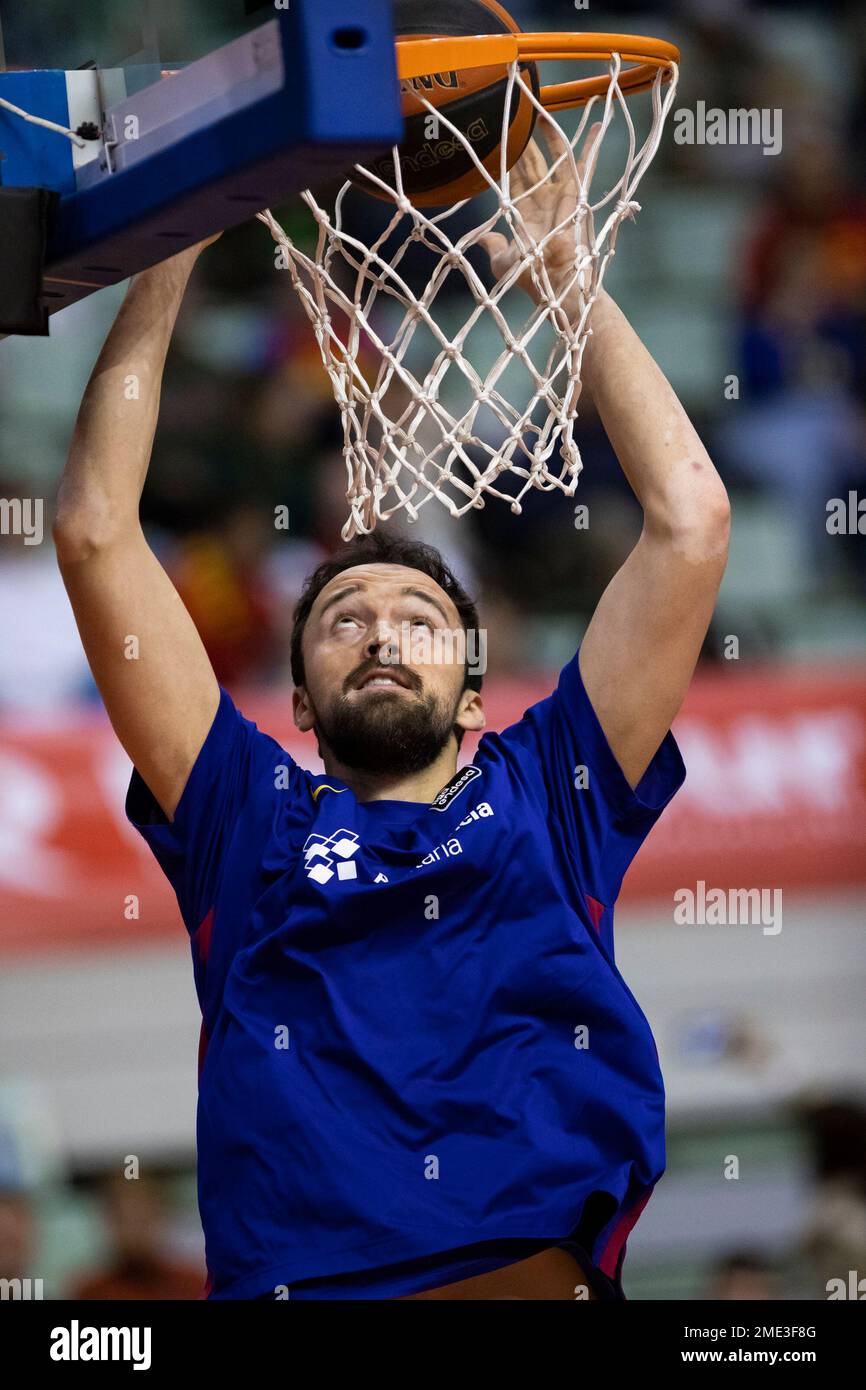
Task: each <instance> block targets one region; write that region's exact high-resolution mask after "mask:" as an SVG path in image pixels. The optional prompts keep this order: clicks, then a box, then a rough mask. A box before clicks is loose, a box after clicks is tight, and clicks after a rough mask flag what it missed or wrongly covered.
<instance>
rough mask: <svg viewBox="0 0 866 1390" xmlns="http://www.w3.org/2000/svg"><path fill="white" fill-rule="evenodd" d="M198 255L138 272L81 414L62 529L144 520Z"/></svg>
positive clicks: (62, 502) (66, 479)
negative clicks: (163, 399)
mask: <svg viewBox="0 0 866 1390" xmlns="http://www.w3.org/2000/svg"><path fill="white" fill-rule="evenodd" d="M195 259H196V254H195V253H194V252H193V251H189V252H184V253H182V254H181V255H179V256H175V257H173V258H172V259H171V260H170V261H165V262H163V263H162V264H161V265H158V266H155V267H154V268H153V269H152V270H148V271H145V272H143V273H142V274H141V275H137V276H136V277H135V278H134V279H133V280H132V281H131V283H130V286H129V289H128V291H127V294H126V298H125V300H124V302H123V305H122V306H121V309H120V312H119V314H118V316H117V319H116V321H115V323H114V326H113V327H112V329H111V332H110V333H109V335H108V338H107V339H106V342H105V345H104V347H103V349H102V351H101V353H100V354H99V358H98V359H97V362H96V366H95V367H94V369H93V372H92V374H91V377H90V381H89V383H88V386H87V390H86V391H85V393H84V397H83V400H82V403H81V408H80V410H79V413H78V420H77V422H76V426H75V432H74V434H73V437H72V443H71V445H70V449H69V457H68V460H67V464H66V468H65V470H64V474H63V480H62V482H61V485H60V492H59V494H58V503H57V523H56V527H57V529H58V531H61V532H62V530H63V528H64V526H70V527H75V526H76V525H77V524H80V523H81V522H82V521H83V520H86V522H87V525H88V528H89V529H90V530H91V531H92V532H93V533H94V535H95V536H105V535H108V534H112V533H115V532H117V531H122V530H123V529H124V528H126V527H129V526H130V525H135V524H137V520H138V507H139V502H140V500H141V493H142V489H143V487H144V480H145V477H146V475H147V468H148V464H149V462H150V454H151V449H152V447H153V437H154V433H155V431H156V423H157V418H158V415H159V401H160V392H161V387H162V375H163V370H164V368H165V359H166V356H167V353H168V348H169V344H170V342H171V335H172V331H173V329H174V325H175V320H176V318H177V313H178V310H179V308H180V305H181V302H182V300H183V295H184V291H185V289H186V285H187V281H188V279H189V275H190V271H191V270H192V267H193V265H194V264H195Z"/></svg>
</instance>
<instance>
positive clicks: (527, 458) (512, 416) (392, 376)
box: [259, 34, 679, 540]
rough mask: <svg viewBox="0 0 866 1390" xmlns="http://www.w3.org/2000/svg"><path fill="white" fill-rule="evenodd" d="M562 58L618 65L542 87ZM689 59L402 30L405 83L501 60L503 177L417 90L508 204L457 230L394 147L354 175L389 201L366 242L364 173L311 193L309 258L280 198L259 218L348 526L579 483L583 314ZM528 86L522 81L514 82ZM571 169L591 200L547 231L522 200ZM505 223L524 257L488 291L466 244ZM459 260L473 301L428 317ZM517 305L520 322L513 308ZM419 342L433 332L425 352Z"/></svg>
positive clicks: (648, 49) (615, 46) (540, 37)
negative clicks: (321, 383) (316, 398)
mask: <svg viewBox="0 0 866 1390" xmlns="http://www.w3.org/2000/svg"><path fill="white" fill-rule="evenodd" d="M562 59H574V60H577V61H591V60H597V61H600V62H602V63H604V64H605V65H606V71H605V72H603V73H602V74H600V75H597V76H592V77H588V78H582V79H580V80H577V81H573V82H565V83H560V84H557V85H554V86H547V87H544V86H542V87H541V88H540V91H539V93H538V96H536V95H535V93H534V92H533V90H532V88H531V84H530V82H529V81H527V79H526V77H525V75H524V72H522V71H521V65H525V64H526V63H538V62H548V61H551V60H562ZM678 62H679V51H678V50H677V49H676V48H675V47H674V46H673V44H669V43H665V42H664V41H662V40H658V39H650V38H639V37H634V36H627V35H621V34H583V35H569V34H508V35H495V36H488V37H483V36H482V37H472V38H456V39H455V38H435V39H404V40H401V41H400V42H398V44H397V67H398V73H399V76H400V79H401V80H402V81H407V80H410V79H412V78H418V77H424V76H428V77H429V76H430V75H431V74H437V73H444V72H449V71H453V70H460V69H463V68H466V67H474V68H477V67H484V66H487V65H490V66H493V65H501V66H503V67H507V73H508V79H507V90H506V95H505V101H504V103H503V132H502V144H501V159H500V161H499V164H500V167H499V172H498V177H495V176H494V175H492V174H491V173H490V172H489V171H488V169H487V168H485V166H484V165H483V164H482V163H481V162H480V160H479V158H478V156H477V154H476V151H475V150H474V148H473V146H472V142H471V141H470V140H469V139H468V138H467V137H466V135H465V134H464V133H463V132H462V131H461V130H460V129H459V128H458V127H457V126H456V125H455V124H453V123H452V121H450V120H449V119H448V116H447V114H446V112H447V108H445V109H442V108H441V107H440V108H437V107H435V106H434V105H432V104H431V103H430V102H429V101H427V100H426V99H425V98H424V97H423V96H421V95H418V100H419V102H420V103H421V104H422V105H423V106H424V107H425V108H426V109H427V110H428V111H429V113H430V115H431V117H433V118H435V120H436V121H437V122H438V123H439V125H440V126H441V127H443V128H444V129H445V130H446V131H447V132H448V134H449V137H450V138H452V139H453V140H456V141H459V142H460V145H461V146H462V147H463V149H465V150H466V152H467V153H468V155H469V157H470V159H471V160H472V162H473V164H474V165H475V166H476V168H477V170H478V172H479V175H480V176H481V177H482V178H483V181H484V187H485V188H486V189H488V190H489V191H491V192H492V193H494V194H495V195H496V203H497V206H496V208H495V209H494V210H493V211H492V212H490V213H489V214H488V213H485V215H484V217H483V219H482V220H481V221H479V222H478V224H477V226H474V227H472V228H471V229H470V230H468V231H462V232H461V233H460V234H459V235H458V236H456V237H455V238H452V237H451V236H449V233H448V229H447V223H448V220H449V219H451V218H454V216H455V214H456V213H458V212H460V210H461V209H463V208H465V207H466V206H467V204H468V202H470V201H471V200H470V199H464V200H463V201H462V202H461V203H457V204H455V205H454V206H451V207H446V208H445V210H444V211H441V212H438V213H435V214H432V215H431V214H428V213H427V212H426V211H425V210H424V209H422V208H420V207H417V206H415V205H414V204H413V203H412V202H410V200H409V198H408V197H407V195H406V193H405V191H404V186H403V175H402V172H401V166H400V160H399V157H398V151H397V150H395V151H394V152H393V166H392V167H393V171H394V179H393V184H392V183H390V182H388V181H387V180H386V179H383V178H382V177H381V176H380V174H377V173H375V172H373V171H372V170H370V169H368V168H366V167H364V166H361V165H356V166H355V170H356V178H357V176H361V177H362V178H363V179H364V180H365V181H366V182H367V183H372V184H374V185H375V186H376V190H377V198H379V199H382V198H384V199H386V200H387V201H388V202H390V203H391V204H392V208H391V210H390V213H389V214H388V216H387V218H386V226H385V227H384V229H383V230H382V232H381V233H380V234H378V235H377V236H376V237H375V238H373V239H371V240H370V244H369V245H368V244H366V243H365V242H364V241H361V240H359V238H358V237H357V236H355V235H354V234H352V233H350V232H349V230H348V229H347V225H346V217H345V209H344V203H345V200H346V197H347V195H348V193H349V191H350V190H351V189H354V188H357V181H354V182H353V181H349V182H346V183H345V184H344V185H343V187H342V188H341V189H340V192H339V193H338V194H337V197H336V199H335V202H334V206H333V209H332V211H330V212H329V211H327V210H326V209H324V208H323V207H321V206H320V205H319V203H318V202H317V201H316V198H315V197H314V195H313V194H312V192H310V190H309V189H308V190H307V191H306V192H305V193H304V194H303V195H302V197H303V200H304V202H305V203H306V205H307V206H308V208H309V209H310V211H311V213H312V215H313V217H314V218H315V221H316V223H317V226H318V239H317V245H316V248H315V251H314V252H313V253H312V254H310V255H307V254H305V252H303V251H302V250H300V249H299V248H298V247H297V246H295V245H294V244H293V242H292V241H291V239H290V238H289V236H288V234H287V233H286V232H285V230H284V229H283V228H282V227H281V226H280V224H279V222H278V221H277V220H276V218H275V217H274V216H273V214H272V213H271V212H270V211H266V212H263V213H260V214H259V217H260V219H261V221H263V222H264V223H265V224H266V225H267V226H268V227H269V229H270V231H271V234H272V235H273V237H274V240H275V241H276V243H277V244H278V246H280V247H281V248H282V249H283V252H284V255H285V262H286V265H287V267H288V269H289V270H290V273H291V276H292V283H293V285H294V287H295V290H296V291H297V293H298V295H299V297H300V300H301V303H302V304H303V306H304V309H305V310H306V312H307V315H308V316H309V318H310V321H311V323H312V325H313V328H314V331H315V334H316V339H317V342H318V345H319V349H320V351H321V354H322V359H323V362H324V365H325V367H326V369H327V371H328V374H329V376H330V378H331V382H332V385H333V388H334V394H335V396H336V399H337V403H338V405H339V406H340V409H341V412H342V418H343V430H344V447H343V452H344V456H345V459H346V464H347V469H348V478H349V487H348V492H347V500H348V502H349V507H350V515H349V520H348V522H347V523H346V526H345V527H344V528H343V537H344V539H346V540H349V539H351V538H352V537H353V536H355V535H358V534H364V533H367V532H369V531H372V530H373V529H374V527H375V526H376V524H377V523H378V522H379V521H382V520H387V519H388V518H389V517H391V516H394V515H395V514H397V513H401V512H402V513H405V515H406V517H407V518H408V519H409V520H410V521H415V520H416V519H417V517H418V515H419V511H420V508H421V507H422V506H423V505H424V504H425V503H426V502H428V501H429V500H430V498H431V497H436V498H437V499H438V500H439V501H440V503H442V504H443V505H444V506H445V507H446V508H447V509H448V510H449V511H450V512H451V514H452V515H453V516H462V515H463V514H464V513H465V512H467V511H468V510H469V509H470V508H472V507H482V506H484V504H485V500H486V498H487V497H488V496H492V497H497V498H500V499H502V500H503V501H505V502H507V503H509V505H510V506H511V510H512V511H513V512H515V513H518V514H519V513H520V510H521V502H522V499H523V498H524V497H525V496H526V494H527V493H528V492H529V491H530V489H532V488H536V489H540V490H542V491H551V490H552V489H554V488H556V489H559V490H561V491H562V492H563V493H564V494H565V495H566V496H573V494H574V491H575V488H576V487H577V481H578V475H579V473H580V471H581V468H582V463H581V458H580V452H579V450H578V447H577V444H576V442H575V439H574V424H575V420H576V419H577V404H578V399H579V396H580V389H581V364H582V360H583V352H584V348H585V345H586V339H587V336H588V334H589V332H590V326H589V316H590V312H591V309H592V306H593V304H594V302H595V300H596V298H597V296H598V294H599V291H600V289H601V286H602V281H603V279H604V274H605V271H606V269H607V266H608V263H609V261H610V258H611V256H613V254H614V251H615V246H616V239H617V233H618V231H619V228H620V226H621V224H622V222H623V221H624V219H625V218H626V217H631V216H633V215H634V213H635V212H636V211H639V209H640V205H639V204H638V203H637V202H636V201H635V193H636V190H637V188H638V185H639V184H640V181H641V179H642V178H643V176H644V174H645V173H646V170H647V169H648V167H649V165H650V163H651V162H652V160H653V158H654V157H655V154H656V151H657V150H658V147H659V144H660V141H661V137H662V133H663V130H664V124H665V120H666V118H667V115H668V112H669V111H670V108H671V105H672V103H673V100H674V97H675V94H676V84H677V77H678ZM629 65H633V66H629ZM518 85H519V86H520V87H521V88H522V93H520V92H516V91H515V89H516V88H517V87H518ZM644 91H648V92H650V93H651V99H652V123H651V128H650V131H649V134H648V135H647V137H646V139H645V140H644V142H643V144H642V145H640V147H639V146H638V140H637V136H636V133H635V127H634V123H633V120H632V116H631V113H630V111H629V109H628V102H627V97H628V96H629V95H632V94H634V93H637V92H644ZM524 94H525V97H526V99H528V100H530V101H531V102H532V104H533V106H534V108H535V112H536V126H535V130H536V133H537V132H539V131H540V132H541V133H542V134H543V135H544V136H545V144H546V145H547V147H548V150H549V151H550V153H549V155H547V154H545V152H544V151H542V154H543V155H544V161H545V165H546V168H545V172H544V174H543V175H542V176H541V177H539V178H538V179H537V180H536V182H535V183H534V184H532V186H531V187H525V188H523V189H521V190H520V191H517V192H516V193H513V192H512V177H513V170H509V169H508V167H507V155H506V149H507V138H508V122H509V113H510V112H511V111H512V99H513V98H514V97H515V96H517V97H518V98H519V99H523V95H524ZM416 95H417V94H416ZM581 106H583V107H584V110H583V113H582V116H581V119H580V124H579V126H578V129H577V132H576V133H575V135H574V136H573V137H571V138H569V137H568V136H567V135H566V134H565V132H564V131H563V129H562V127H561V126H560V124H559V123H558V121H557V120H556V118H555V113H556V112H561V111H566V110H569V109H571V108H574V107H581ZM596 107H598V108H599V110H598V115H597V118H596V120H597V123H598V124H599V125H600V129H599V130H598V132H597V134H596V136H595V138H594V139H593V142H592V146H591V149H590V151H589V154H588V158H587V163H586V168H585V171H584V176H583V178H581V176H580V171H579V168H578V162H577V160H576V158H575V147H576V146H577V145H578V144H579V143H580V142H582V141H583V139H584V136H585V133H586V132H587V131H588V129H589V127H590V117H591V115H592V113H593V111H594V110H595V108H596ZM617 111H620V112H621V113H622V115H623V118H624V120H625V125H626V131H627V137H628V150H627V155H626V161H625V168H624V171H623V173H622V175H621V176H620V177H619V178H618V179H617V181H616V182H615V183H614V184H613V186H612V187H611V188H610V189H609V190H608V191H607V192H606V193H605V194H604V196H603V197H600V198H599V199H598V201H596V202H590V200H589V190H590V185H591V182H592V177H593V174H594V173H595V170H596V165H597V161H598V154H599V149H600V146H601V143H602V141H603V139H604V137H605V134H606V133H607V131H608V129H609V127H610V125H611V122H612V121H613V119H614V116H615V114H616V112H617ZM539 148H540V146H539ZM561 167H564V170H565V171H566V173H568V174H570V177H571V178H572V179H573V180H574V185H573V186H574V188H575V189H577V190H578V191H579V198H578V200H577V203H576V206H575V207H574V209H573V210H571V211H569V213H568V215H567V216H565V217H564V218H563V220H562V221H561V222H559V224H558V225H557V226H555V227H552V228H550V229H549V230H548V231H547V232H545V233H544V234H543V235H542V236H541V237H536V235H534V234H533V231H532V229H531V227H530V225H529V224H528V222H527V217H526V215H525V214H526V211H527V210H528V203H527V200H529V199H531V198H532V196H533V194H534V193H535V192H536V191H537V190H538V189H539V188H540V187H542V185H543V184H545V182H546V181H547V180H548V179H551V178H552V177H553V176H554V174H555V173H556V172H557V171H558V170H559V169H560V168H561ZM518 182H519V180H518ZM383 206H384V205H383ZM597 222H598V229H597V230H596V223H597ZM497 229H499V230H504V231H505V232H506V233H507V234H508V235H509V236H510V239H511V242H512V243H513V245H514V247H515V248H516V251H517V254H516V257H515V259H514V262H513V264H512V265H511V266H510V267H509V269H508V270H507V272H506V273H505V274H504V275H502V276H501V277H500V279H499V280H498V281H497V282H496V284H495V285H494V286H493V288H492V289H488V288H487V286H486V285H485V283H484V281H483V280H482V278H481V276H480V275H479V273H478V269H477V268H476V266H475V265H473V263H472V260H471V259H470V258H469V253H470V252H471V251H472V249H473V248H474V247H477V246H478V245H479V244H480V243H481V241H482V239H483V238H484V237H486V236H487V235H488V234H489V233H491V232H494V231H496V230H497ZM569 229H570V230H569ZM566 232H568V233H569V235H571V234H572V233H573V235H574V266H573V271H572V270H570V271H569V278H568V279H567V281H566V282H565V283H560V284H557V285H556V286H554V285H552V284H551V281H550V277H549V275H548V273H547V269H546V266H545V262H544V250H545V247H546V245H547V243H548V242H549V241H550V240H551V239H552V238H553V237H558V236H560V235H562V234H563V233H566ZM417 244H422V245H423V246H425V247H426V248H427V249H428V250H429V251H430V253H431V271H430V274H429V278H428V279H427V283H426V285H425V286H424V287H423V289H421V290H420V291H416V290H413V289H412V288H411V287H410V284H409V283H408V278H407V277H405V276H404V274H402V273H401V264H402V262H403V261H404V258H405V257H406V254H407V252H408V251H410V249H412V248H414V247H415V246H416V245H417ZM452 274H456V275H459V276H461V277H462V278H463V281H464V282H465V287H466V288H467V289H468V290H469V292H470V294H471V297H472V301H473V308H472V310H471V312H470V313H469V314H468V316H465V318H463V320H462V321H461V322H460V323H459V324H453V323H446V321H445V320H446V317H447V315H446V314H445V313H444V311H443V312H441V313H439V314H438V316H437V314H436V313H434V309H435V307H436V306H435V301H436V299H437V296H438V295H439V292H440V290H441V288H442V286H443V284H444V283H445V281H446V280H447V278H448V277H449V276H450V275H452ZM527 276H529V277H531V280H532V284H533V286H534V289H535V297H537V299H538V302H537V304H536V305H535V306H534V307H533V310H532V312H531V313H530V314H529V317H528V318H527V317H526V302H527V301H526V297H525V295H524V291H523V290H522V289H521V288H519V286H518V282H519V281H520V280H521V279H523V280H524V283H525V282H526V277H527ZM575 290H576V291H577V299H578V303H579V310H580V311H579V314H578V315H577V316H576V317H575V318H570V317H569V315H568V314H566V313H565V311H564V309H563V302H564V301H565V300H566V298H568V300H569V304H573V303H574V292H575ZM395 309H396V314H395ZM515 309H516V310H517V311H518V313H519V316H520V319H521V321H520V322H516V321H515ZM485 325H486V328H487V340H489V339H490V337H491V336H492V335H493V334H495V335H496V342H497V355H496V357H495V360H493V361H491V362H488V363H487V364H486V365H484V364H482V365H481V366H477V365H476V364H475V362H474V361H473V346H472V345H471V344H469V343H468V341H467V340H468V339H469V338H470V337H471V336H472V335H473V333H475V334H476V335H477V332H478V330H479V327H482V328H483V327H484V326H485ZM491 325H492V328H491ZM419 339H422V340H424V341H423V342H422V343H421V345H420V348H419ZM370 347H372V348H373V349H374V352H373V357H374V359H375V360H376V361H377V362H378V365H377V366H376V367H375V369H371V368H370V367H369V366H367V367H366V372H365V361H366V358H367V357H368V356H369V355H370V353H369V349H370ZM362 352H363V358H364V361H362ZM461 394H462V395H463V397H464V398H463V399H462V400H461V399H460V396H461Z"/></svg>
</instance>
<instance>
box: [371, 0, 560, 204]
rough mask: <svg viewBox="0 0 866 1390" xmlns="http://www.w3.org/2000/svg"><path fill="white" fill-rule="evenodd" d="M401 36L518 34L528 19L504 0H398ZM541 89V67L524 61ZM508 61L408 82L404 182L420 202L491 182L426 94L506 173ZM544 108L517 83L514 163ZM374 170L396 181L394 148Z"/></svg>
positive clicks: (511, 128)
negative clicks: (514, 14) (521, 20)
mask: <svg viewBox="0 0 866 1390" xmlns="http://www.w3.org/2000/svg"><path fill="white" fill-rule="evenodd" d="M394 18H395V30H396V33H397V42H398V43H399V42H400V40H401V39H409V38H412V39H421V38H443V37H448V38H455V37H465V36H471V35H473V34H507V33H509V32H510V33H512V34H518V33H520V26H519V25H518V24H517V23H515V21H514V20H513V19H512V18H511V15H510V14H509V13H508V12H507V10H505V9H504V8H503V7H502V5H500V4H498V3H497V0H396V3H395V6H394ZM520 71H521V74H522V75H523V76H525V77H526V78H527V79H528V81H529V85H530V86H531V88H532V91H533V93H534V94H535V96H536V97H537V96H538V92H539V81H538V69H537V67H536V65H535V63H521V65H520ZM507 84H508V69H507V67H506V65H505V64H503V63H499V64H497V65H495V66H493V67H483V68H467V69H464V70H463V71H461V72H440V73H436V74H431V75H430V76H424V77H415V78H412V79H411V80H410V81H407V82H404V83H403V84H402V86H403V94H402V104H403V117H404V121H405V135H404V138H403V141H402V143H401V145H400V147H399V151H400V168H401V171H402V175H403V187H404V189H405V191H406V194H407V196H408V197H409V198H410V199H411V200H412V202H413V203H414V204H415V205H416V206H417V207H440V206H445V205H446V204H449V203H458V202H460V201H461V199H463V198H472V197H474V196H475V194H477V193H483V192H484V190H485V189H486V188H487V187H488V185H487V183H486V182H485V180H484V178H483V176H482V175H481V174H480V173H479V171H478V169H477V168H476V167H475V165H474V164H473V162H472V160H471V158H470V157H469V154H468V153H467V151H466V149H465V148H464V146H463V145H462V144H461V142H460V141H459V140H458V139H457V137H456V136H455V135H454V134H453V132H452V131H450V130H449V129H448V127H447V126H446V125H445V124H444V122H439V123H438V130H437V129H436V122H435V116H434V115H433V114H432V113H431V112H429V111H428V110H427V109H426V107H424V106H423V105H422V104H421V101H420V100H419V96H423V97H424V98H426V100H427V101H429V102H430V104H431V106H434V107H435V108H436V110H437V111H441V112H442V113H443V115H444V116H447V118H448V120H449V121H451V122H452V123H453V124H454V125H455V126H456V127H457V128H458V129H459V130H460V132H461V133H462V134H463V136H464V137H465V138H466V139H467V140H468V141H469V142H470V143H471V145H472V148H473V150H474V152H475V155H476V157H477V158H478V159H479V160H480V161H481V163H482V164H483V165H484V167H485V169H487V170H488V171H489V173H490V174H491V175H492V176H493V178H494V179H496V178H498V177H499V170H500V159H501V155H500V150H501V145H502V131H503V122H504V115H505V101H506V92H507ZM536 114H537V113H536V110H535V107H534V106H533V104H532V102H531V101H530V99H529V97H528V95H527V93H526V92H525V91H524V90H523V89H522V88H520V87H515V88H514V91H513V93H512V101H511V110H510V112H509V122H508V168H509V169H510V168H511V167H512V166H513V165H514V164H516V162H517V160H518V159H519V158H520V156H521V155H522V154H523V151H524V150H525V149H526V146H527V145H528V143H529V140H530V138H531V136H532V132H533V129H534V128H535V118H536ZM368 167H369V168H370V169H371V170H372V172H373V173H375V174H377V175H378V176H379V178H381V179H383V180H384V181H385V182H386V183H389V184H391V185H392V186H394V177H395V170H394V160H393V157H392V155H390V154H389V155H387V156H384V157H383V158H381V159H379V160H374V161H372V162H368ZM358 182H359V183H361V186H362V187H363V188H365V189H366V191H367V192H370V193H374V194H376V195H377V196H379V197H385V196H386V195H384V194H382V193H380V192H379V190H377V189H376V187H375V185H373V184H371V183H369V182H368V181H366V180H364V181H361V180H358Z"/></svg>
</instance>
